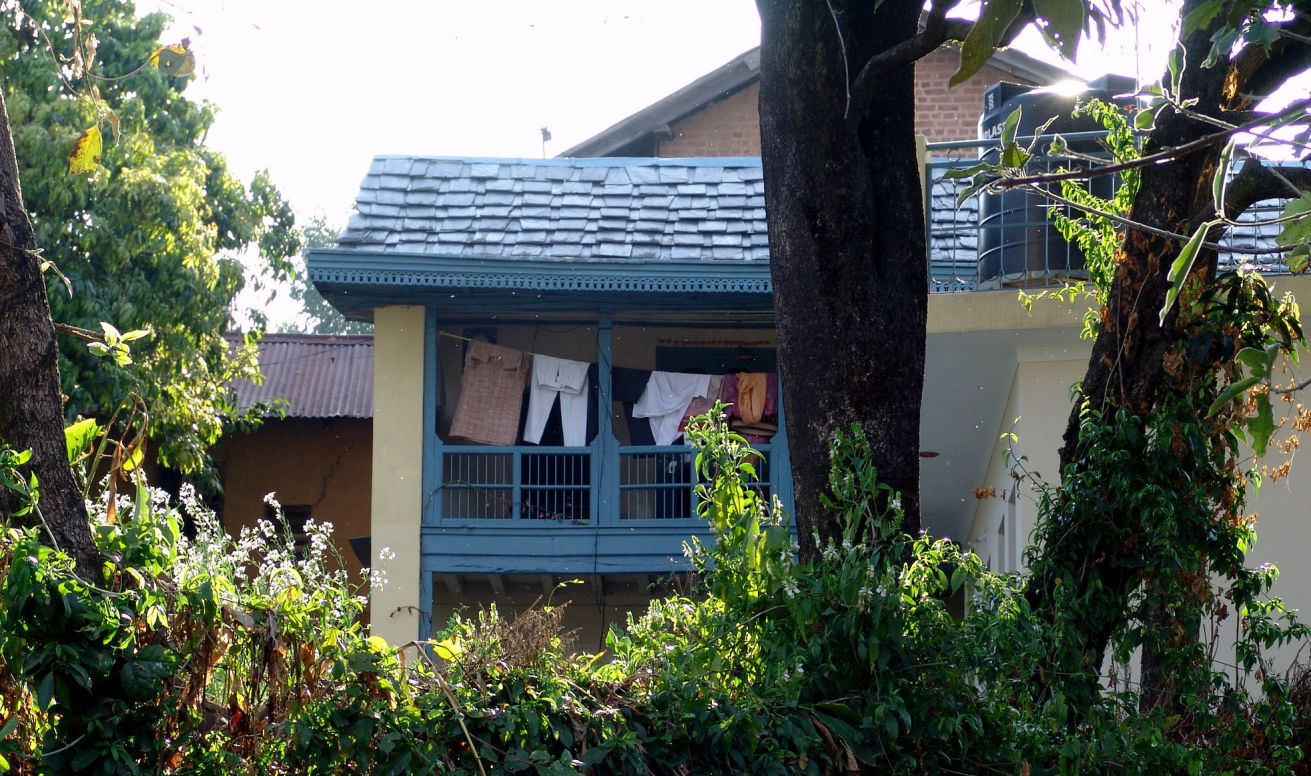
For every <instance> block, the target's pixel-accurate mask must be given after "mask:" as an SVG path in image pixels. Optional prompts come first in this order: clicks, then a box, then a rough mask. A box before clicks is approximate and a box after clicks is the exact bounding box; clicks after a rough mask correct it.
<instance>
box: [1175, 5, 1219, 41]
mask: <svg viewBox="0 0 1311 776" xmlns="http://www.w3.org/2000/svg"><path fill="white" fill-rule="evenodd" d="M1223 10H1224V1H1223V0H1206V2H1205V3H1202V4H1201V5H1199V6H1197V7H1196V8H1194V9H1193V10H1192V11H1189V13H1188V15H1187V16H1185V17H1184V32H1183V34H1184V35H1185V36H1187V35H1189V34H1191V33H1192V32H1193V31H1194V30H1200V29H1205V28H1206V27H1209V26H1210V24H1211V21H1212V20H1213V19H1215V17H1216V15H1218V14H1219V13H1220V12H1221V11H1223Z"/></svg>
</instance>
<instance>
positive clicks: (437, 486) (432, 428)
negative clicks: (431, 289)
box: [419, 307, 442, 552]
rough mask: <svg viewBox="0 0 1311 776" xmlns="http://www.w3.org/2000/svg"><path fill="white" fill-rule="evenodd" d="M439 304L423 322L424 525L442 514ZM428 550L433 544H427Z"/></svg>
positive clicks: (422, 521) (426, 315)
mask: <svg viewBox="0 0 1311 776" xmlns="http://www.w3.org/2000/svg"><path fill="white" fill-rule="evenodd" d="M437 331H438V329H437V308H435V307H429V308H427V311H426V314H425V315H424V326H423V507H422V509H423V515H422V518H421V519H420V521H419V522H420V523H421V524H422V525H432V524H434V523H436V521H437V520H439V519H440V518H441V517H442V513H441V508H442V507H441V504H442V500H441V486H442V438H441V437H440V436H438V435H437V397H438V396H439V395H441V386H442V374H441V360H440V359H439V358H437V341H438V339H440V338H439V337H438V336H437ZM423 549H424V551H425V552H427V551H429V549H430V548H427V547H425V548H423Z"/></svg>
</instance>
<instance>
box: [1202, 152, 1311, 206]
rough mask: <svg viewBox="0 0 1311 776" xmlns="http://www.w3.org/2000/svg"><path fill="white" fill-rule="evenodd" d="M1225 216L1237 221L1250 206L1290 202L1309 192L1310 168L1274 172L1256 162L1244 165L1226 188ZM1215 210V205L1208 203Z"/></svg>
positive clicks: (1253, 160)
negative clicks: (1270, 202)
mask: <svg viewBox="0 0 1311 776" xmlns="http://www.w3.org/2000/svg"><path fill="white" fill-rule="evenodd" d="M1225 189H1226V191H1225V201H1224V215H1225V217H1226V218H1237V217H1238V216H1239V215H1240V214H1241V213H1243V212H1244V211H1246V210H1247V209H1248V208H1250V207H1251V206H1252V205H1255V204H1256V203H1258V202H1261V201H1263V200H1267V199H1289V198H1292V197H1297V196H1300V195H1301V193H1302V192H1304V191H1311V169H1307V168H1306V167H1287V168H1281V169H1277V170H1276V169H1273V168H1271V167H1269V166H1267V165H1265V164H1264V163H1262V162H1260V161H1257V160H1255V159H1249V160H1248V161H1246V162H1245V163H1244V164H1243V168H1242V169H1241V170H1239V171H1238V174H1237V175H1235V176H1234V179H1233V180H1232V181H1230V182H1229V185H1228V186H1226V187H1225ZM1211 209H1212V211H1214V209H1215V203H1214V202H1212V203H1211Z"/></svg>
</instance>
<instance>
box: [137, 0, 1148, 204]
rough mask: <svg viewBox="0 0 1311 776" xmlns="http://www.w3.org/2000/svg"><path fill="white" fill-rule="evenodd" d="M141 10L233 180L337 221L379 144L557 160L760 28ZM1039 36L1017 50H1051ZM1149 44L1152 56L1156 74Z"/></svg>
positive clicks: (517, 6)
mask: <svg viewBox="0 0 1311 776" xmlns="http://www.w3.org/2000/svg"><path fill="white" fill-rule="evenodd" d="M1146 1H1147V2H1152V3H1153V5H1155V4H1156V3H1155V2H1154V0H1146ZM139 6H140V8H142V10H149V9H152V8H160V9H162V10H164V11H165V12H167V13H169V14H170V15H171V16H173V17H174V18H175V20H176V24H175V27H174V30H173V32H172V33H171V34H172V35H174V36H175V38H176V39H181V38H182V37H184V36H188V37H190V38H191V41H192V48H193V50H194V51H195V52H196V56H197V60H198V68H199V70H200V78H198V79H197V81H196V82H195V83H194V84H193V85H192V86H190V87H189V88H188V90H187V94H188V96H190V97H192V98H193V99H200V98H203V99H208V100H210V101H212V102H214V103H215V104H216V105H217V106H218V108H219V116H218V119H217V121H216V123H215V125H214V127H213V129H212V130H211V131H210V134H209V137H208V144H209V145H210V146H211V147H214V148H216V149H218V150H220V151H222V152H224V153H225V154H226V155H227V158H228V161H229V163H230V165H231V166H232V168H233V171H234V172H235V173H236V174H237V175H238V176H239V177H241V178H242V179H243V180H246V181H249V179H250V177H251V175H252V174H253V173H254V172H255V171H256V170H259V169H268V170H269V171H270V173H271V175H272V177H273V180H274V182H275V183H276V184H277V185H278V187H279V188H280V189H281V190H282V192H283V195H284V196H285V197H287V198H288V200H289V201H290V202H291V203H292V206H293V207H294V208H295V209H296V211H297V213H298V214H300V215H301V216H302V217H308V216H310V215H312V214H314V213H315V212H319V211H322V212H323V213H325V214H326V215H327V216H328V218H329V221H330V223H333V224H335V225H344V224H345V221H346V218H347V215H348V214H349V212H350V210H351V205H352V202H353V200H354V196H355V193H356V189H357V187H358V186H359V183H360V180H361V178H362V177H363V176H364V173H365V171H366V170H367V169H368V166H369V162H370V160H371V159H372V157H373V156H374V155H375V154H384V153H388V154H433V155H452V156H508V157H513V156H525V157H540V156H541V155H542V144H541V135H540V133H539V130H538V128H539V127H542V126H547V127H549V128H550V130H551V133H552V135H553V138H554V139H553V140H552V141H551V142H550V143H548V144H547V147H546V152H547V155H549V156H554V155H555V154H557V153H559V152H561V151H563V150H564V149H566V148H568V147H570V146H572V145H574V144H575V143H578V142H580V141H582V140H584V139H586V138H588V137H590V136H591V135H593V134H595V133H597V132H599V131H601V130H603V129H605V128H606V127H608V126H610V125H611V124H613V123H615V122H617V121H619V120H621V119H623V118H625V117H626V116H628V115H630V114H632V113H634V112H636V111H637V110H640V109H641V108H643V107H645V106H647V105H649V104H651V103H652V102H655V101H656V100H658V99H660V98H661V97H663V96H665V95H667V94H669V93H670V92H673V91H674V90H676V89H678V88H679V87H681V86H683V85H685V84H687V83H689V82H691V81H692V80H694V79H695V78H697V77H699V76H701V75H703V74H705V73H707V72H709V71H710V70H713V69H714V68H716V67H718V66H720V65H722V64H724V63H725V62H727V61H729V60H730V59H732V58H733V57H734V56H736V55H738V54H740V53H742V52H743V51H746V50H747V49H750V48H752V47H753V46H756V45H757V44H758V43H759V38H760V21H759V17H758V15H757V13H756V8H755V3H754V2H752V0H661V2H658V3H657V2H651V0H495V1H494V2H487V1H484V2H468V0H459V1H457V0H427V1H426V2H423V1H421V0H368V1H366V2H360V0H350V1H349V2H347V1H346V0H322V1H321V2H305V1H304V0H142V1H141V2H140V3H139ZM1158 26H1159V25H1158ZM197 27H198V28H199V30H200V32H197V31H196V30H195V29H194V28H197ZM1158 32H1159V31H1158ZM1150 37H1151V38H1152V40H1153V41H1169V39H1170V37H1171V36H1170V35H1168V34H1153V35H1152V36H1150ZM1032 38H1033V39H1032V40H1027V39H1026V42H1025V43H1022V44H1021V48H1024V49H1025V50H1027V51H1029V52H1030V53H1033V54H1035V55H1038V56H1042V57H1043V58H1045V59H1048V60H1052V61H1055V55H1053V54H1051V53H1050V52H1047V51H1045V48H1044V47H1043V46H1042V44H1041V42H1040V39H1038V38H1037V36H1036V35H1034V36H1032ZM168 42H172V41H168ZM1134 45H1135V40H1134V36H1133V35H1131V34H1122V35H1121V36H1119V38H1118V39H1117V43H1116V44H1113V46H1112V50H1111V51H1109V52H1108V54H1109V56H1107V57H1103V58H1097V57H1093V56H1088V57H1084V59H1086V60H1087V61H1085V62H1084V63H1083V66H1082V67H1080V68H1077V70H1079V72H1080V73H1081V74H1083V75H1085V76H1093V75H1099V74H1101V72H1104V71H1105V70H1106V66H1105V64H1104V63H1105V62H1107V61H1111V62H1114V63H1115V66H1116V68H1117V69H1118V70H1119V71H1120V72H1122V73H1125V74H1127V75H1133V74H1134V73H1133V72H1131V71H1132V70H1133V62H1134V60H1135V58H1136V57H1135V55H1134ZM1086 49H1087V50H1088V52H1089V54H1090V55H1091V54H1092V53H1093V52H1092V51H1091V49H1092V47H1086ZM1159 54H1160V52H1155V53H1154V54H1149V55H1148V58H1149V59H1150V60H1151V62H1150V64H1149V65H1148V67H1149V69H1148V70H1147V71H1145V72H1146V73H1147V74H1148V77H1149V78H1155V76H1156V73H1157V71H1158V70H1159V69H1160V65H1159V62H1160V61H1161V60H1160V59H1159Z"/></svg>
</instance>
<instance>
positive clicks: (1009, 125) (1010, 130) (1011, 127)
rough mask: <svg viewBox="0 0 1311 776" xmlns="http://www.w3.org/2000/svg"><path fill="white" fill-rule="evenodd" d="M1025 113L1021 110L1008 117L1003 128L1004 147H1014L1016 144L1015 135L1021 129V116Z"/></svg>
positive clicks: (1014, 111)
mask: <svg viewBox="0 0 1311 776" xmlns="http://www.w3.org/2000/svg"><path fill="white" fill-rule="evenodd" d="M1022 112H1023V110H1022V109H1021V108H1016V109H1015V110H1013V111H1011V114H1010V115H1009V116H1007V117H1006V121H1005V123H1003V124H1002V127H1001V144H1002V145H1003V146H1008V145H1013V144H1014V143H1015V133H1016V132H1018V131H1019V128H1020V115H1021V113H1022Z"/></svg>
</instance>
